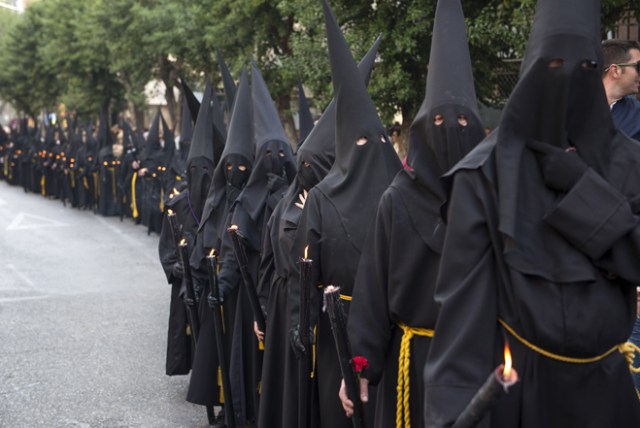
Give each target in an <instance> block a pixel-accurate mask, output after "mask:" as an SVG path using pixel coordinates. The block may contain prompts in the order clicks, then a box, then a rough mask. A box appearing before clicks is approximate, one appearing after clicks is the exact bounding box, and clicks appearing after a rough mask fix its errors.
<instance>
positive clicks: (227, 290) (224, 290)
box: [218, 282, 233, 303]
mask: <svg viewBox="0 0 640 428" xmlns="http://www.w3.org/2000/svg"><path fill="white" fill-rule="evenodd" d="M231 291H233V287H230V286H229V285H228V284H226V283H222V282H220V283H219V284H218V293H219V295H218V299H219V300H220V303H224V300H225V299H226V298H227V297H229V294H231Z"/></svg>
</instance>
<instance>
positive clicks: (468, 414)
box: [453, 341, 518, 428]
mask: <svg viewBox="0 0 640 428" xmlns="http://www.w3.org/2000/svg"><path fill="white" fill-rule="evenodd" d="M517 382H518V372H516V370H515V369H514V368H513V367H512V360H511V350H510V349H509V344H508V343H507V342H506V341H505V344H504V364H500V365H499V366H498V367H497V368H496V369H495V370H494V371H493V372H492V373H491V374H490V375H489V377H488V378H487V380H486V381H485V383H484V385H482V387H481V388H480V389H479V390H478V392H477V393H476V395H474V396H473V398H472V399H471V401H470V402H469V404H468V405H467V407H466V408H465V409H464V410H463V411H462V413H460V416H458V419H457V420H456V422H455V424H453V428H472V427H475V426H476V425H477V424H478V422H480V420H481V419H482V418H483V417H484V415H485V414H486V413H487V412H488V411H489V409H490V408H491V407H492V406H493V404H494V403H495V402H496V401H497V400H498V398H500V397H501V396H502V394H506V393H508V392H509V388H510V387H512V386H513V385H515V384H516V383H517Z"/></svg>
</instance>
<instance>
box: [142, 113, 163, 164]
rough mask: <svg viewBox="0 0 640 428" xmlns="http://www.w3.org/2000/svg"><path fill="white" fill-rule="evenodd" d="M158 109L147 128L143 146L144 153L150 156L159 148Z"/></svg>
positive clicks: (160, 114)
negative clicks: (147, 131)
mask: <svg viewBox="0 0 640 428" xmlns="http://www.w3.org/2000/svg"><path fill="white" fill-rule="evenodd" d="M160 116H162V113H160V109H158V111H157V112H156V115H155V116H154V118H153V121H152V122H151V127H150V128H149V133H147V141H146V143H145V146H144V150H145V155H146V156H147V157H148V156H151V155H153V153H155V152H156V151H158V150H160V148H161V147H160Z"/></svg>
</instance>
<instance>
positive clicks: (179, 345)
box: [158, 191, 197, 376]
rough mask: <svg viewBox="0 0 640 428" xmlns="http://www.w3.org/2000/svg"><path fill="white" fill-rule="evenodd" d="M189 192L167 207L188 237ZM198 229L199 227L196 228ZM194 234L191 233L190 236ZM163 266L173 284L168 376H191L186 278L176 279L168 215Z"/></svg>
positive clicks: (176, 258)
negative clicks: (184, 286) (184, 296)
mask: <svg viewBox="0 0 640 428" xmlns="http://www.w3.org/2000/svg"><path fill="white" fill-rule="evenodd" d="M187 195H188V191H184V192H183V193H181V194H179V195H177V196H175V197H173V198H172V200H171V201H170V202H169V203H168V204H167V209H171V210H173V211H174V212H175V213H176V216H177V220H178V224H182V225H184V226H183V227H184V230H185V232H187V236H188V235H191V234H192V233H193V229H194V224H195V222H194V221H193V220H192V219H191V218H190V217H191V215H190V213H189V208H188V206H187V199H186V198H187ZM195 227H197V226H195ZM189 231H191V233H189ZM158 253H159V255H160V263H162V268H163V269H164V272H165V275H166V276H167V282H169V284H171V303H170V306H169V328H168V336H167V360H166V373H167V375H169V376H172V375H182V374H188V373H189V370H190V369H191V346H192V344H191V337H190V332H191V329H188V328H187V326H188V319H187V311H186V308H185V305H184V301H183V300H182V297H183V293H184V291H183V289H182V288H183V284H182V283H183V277H182V276H179V277H178V276H175V275H174V273H173V266H174V264H175V263H177V262H179V260H180V258H179V257H180V256H179V255H178V250H177V248H176V245H175V239H174V237H173V233H172V231H171V226H170V223H169V220H168V218H167V217H166V216H165V217H164V220H163V223H162V231H161V233H160V241H159V243H158Z"/></svg>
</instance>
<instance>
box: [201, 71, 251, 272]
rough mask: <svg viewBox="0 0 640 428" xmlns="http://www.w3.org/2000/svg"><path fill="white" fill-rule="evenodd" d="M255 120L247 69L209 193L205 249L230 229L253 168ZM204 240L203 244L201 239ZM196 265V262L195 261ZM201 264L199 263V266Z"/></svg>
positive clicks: (204, 229)
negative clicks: (228, 221)
mask: <svg viewBox="0 0 640 428" xmlns="http://www.w3.org/2000/svg"><path fill="white" fill-rule="evenodd" d="M253 156H254V148H253V120H252V115H251V88H250V87H249V82H248V80H247V72H246V70H245V69H244V68H243V70H242V73H241V76H240V85H239V87H238V94H237V97H236V102H235V103H234V106H233V114H232V115H231V121H230V123H229V133H228V136H227V143H226V145H225V147H224V151H223V152H222V155H221V157H220V162H218V165H217V167H216V169H215V171H214V175H213V182H212V184H211V187H210V189H209V194H208V196H207V201H206V204H205V209H204V213H203V216H202V220H203V221H202V224H201V225H200V228H199V230H198V235H199V236H198V241H199V242H202V244H203V245H204V247H205V248H214V247H217V246H218V242H219V240H220V239H221V238H222V235H223V234H224V233H226V228H224V227H222V225H221V222H222V221H224V220H225V218H226V215H227V213H228V209H225V206H226V205H227V204H226V202H228V203H229V204H228V205H229V207H230V206H231V204H232V203H233V202H234V201H235V200H236V198H237V197H238V196H239V195H240V192H241V191H242V189H243V188H244V186H245V184H246V183H247V180H248V179H249V175H250V174H251V167H252V165H253ZM201 237H202V238H203V239H202V241H200V238H201ZM191 262H192V265H193V264H194V260H193V259H192V260H191ZM199 263H200V260H199V259H198V261H197V262H195V264H196V266H197V265H198V264H199Z"/></svg>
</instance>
